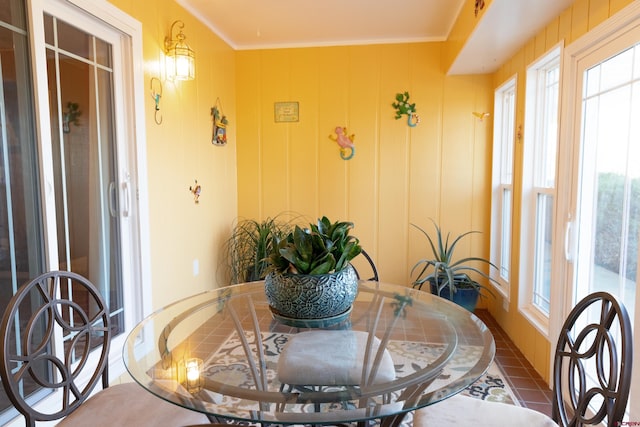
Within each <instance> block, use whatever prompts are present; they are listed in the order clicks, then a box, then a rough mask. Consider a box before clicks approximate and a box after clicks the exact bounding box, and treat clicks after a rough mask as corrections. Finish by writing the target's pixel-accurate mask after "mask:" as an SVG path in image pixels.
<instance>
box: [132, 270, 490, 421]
mask: <svg viewBox="0 0 640 427" xmlns="http://www.w3.org/2000/svg"><path fill="white" fill-rule="evenodd" d="M287 320H288V319H282V318H281V317H279V316H277V315H274V314H273V313H272V311H271V310H270V309H269V305H268V303H267V300H266V297H265V292H264V283H263V282H252V283H245V284H240V285H234V286H228V287H223V288H219V289H216V290H212V291H208V292H204V293H201V294H197V295H194V296H192V297H189V298H186V299H183V300H180V301H178V302H175V303H173V304H171V305H169V306H167V307H164V308H162V309H161V310H158V311H157V312H155V313H153V314H152V315H150V316H149V317H147V318H146V319H144V320H143V321H142V322H141V323H140V324H138V325H137V326H136V327H135V328H134V329H133V331H132V332H131V334H130V335H129V336H128V337H127V343H126V346H125V350H124V362H125V365H126V367H127V370H128V371H129V373H130V374H131V376H132V377H133V378H134V380H135V381H137V382H138V383H139V384H140V385H142V386H143V387H144V388H145V389H147V390H148V391H149V392H151V393H153V394H155V395H156V396H158V397H160V398H162V399H165V400H167V401H169V402H173V403H175V404H177V405H181V406H183V407H186V408H190V409H193V410H195V411H200V412H203V413H205V414H207V415H209V416H210V417H211V418H212V419H215V418H217V417H222V418H226V419H233V420H240V421H249V422H267V423H279V424H336V423H347V422H355V421H361V420H367V419H373V418H384V419H385V420H387V422H386V424H389V425H393V424H398V423H399V422H400V420H401V419H402V417H403V416H404V414H405V413H407V412H409V411H412V410H414V409H417V408H419V407H423V406H427V405H429V404H432V403H435V402H437V401H440V400H442V399H445V398H447V397H449V396H452V395H454V394H456V393H458V392H459V391H461V390H463V389H464V388H466V387H467V386H469V385H470V384H472V383H473V382H474V381H475V380H476V379H478V378H479V377H480V376H481V375H482V374H483V373H484V372H485V371H486V369H487V368H488V367H489V364H490V363H491V361H492V360H493V357H494V355H495V344H494V340H493V337H492V335H491V333H490V332H489V330H488V329H487V327H486V326H485V325H484V323H482V321H481V320H480V319H478V318H477V317H476V316H475V315H473V314H472V313H470V312H469V311H467V310H465V309H464V308H462V307H459V306H457V305H455V304H453V303H451V302H449V301H446V300H444V299H442V298H440V297H437V296H434V295H431V294H429V293H426V292H423V291H419V290H415V289H411V288H408V287H405V286H399V285H393V284H388V283H382V282H373V281H361V282H360V283H359V287H358V295H357V298H356V300H355V302H354V304H353V306H352V308H351V309H350V311H349V312H348V313H346V314H345V315H344V316H342V317H341V318H340V319H339V321H337V322H336V321H331V322H327V323H326V324H325V323H322V322H320V323H318V322H311V324H308V325H307V324H305V323H304V322H302V323H300V322H299V321H296V322H293V323H292V322H289V321H287ZM389 420H391V421H389ZM393 420H395V421H393Z"/></svg>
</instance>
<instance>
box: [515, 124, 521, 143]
mask: <svg viewBox="0 0 640 427" xmlns="http://www.w3.org/2000/svg"><path fill="white" fill-rule="evenodd" d="M516 138H518V142H522V125H518V133H517V134H516Z"/></svg>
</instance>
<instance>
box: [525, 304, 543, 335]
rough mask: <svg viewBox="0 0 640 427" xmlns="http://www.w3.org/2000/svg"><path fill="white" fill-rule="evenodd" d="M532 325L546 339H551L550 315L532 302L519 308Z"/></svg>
mask: <svg viewBox="0 0 640 427" xmlns="http://www.w3.org/2000/svg"><path fill="white" fill-rule="evenodd" d="M518 311H519V312H520V313H521V314H522V315H523V316H524V318H525V319H527V320H528V321H529V323H531V325H532V326H533V327H534V328H536V329H537V330H538V332H540V333H541V334H542V335H543V336H544V337H545V338H546V339H549V317H548V316H546V315H545V314H544V313H542V312H541V311H540V309H538V308H537V307H535V306H534V305H532V304H527V305H523V306H521V307H520V308H519V310H518Z"/></svg>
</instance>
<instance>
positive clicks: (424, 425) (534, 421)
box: [413, 394, 558, 427]
mask: <svg viewBox="0 0 640 427" xmlns="http://www.w3.org/2000/svg"><path fill="white" fill-rule="evenodd" d="M436 426H437V427H442V426H474V427H502V426H504V427H507V426H509V427H511V426H527V427H528V426H531V427H558V425H557V424H556V423H555V422H554V421H553V420H552V419H551V418H549V417H548V416H546V415H545V414H543V413H541V412H538V411H534V410H533V409H529V408H523V407H521V406H515V405H509V404H506V403H498V402H486V401H484V400H481V399H474V398H472V397H468V396H462V395H459V394H458V395H455V396H453V397H450V398H448V399H445V400H443V401H441V402H438V403H434V404H433V405H430V406H427V407H424V408H422V409H418V410H417V411H416V413H415V415H414V417H413V427H436Z"/></svg>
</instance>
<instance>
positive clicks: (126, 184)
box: [122, 181, 131, 218]
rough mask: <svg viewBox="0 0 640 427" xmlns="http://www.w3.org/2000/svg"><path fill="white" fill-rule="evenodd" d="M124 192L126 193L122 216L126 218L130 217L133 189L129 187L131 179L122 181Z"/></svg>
mask: <svg viewBox="0 0 640 427" xmlns="http://www.w3.org/2000/svg"><path fill="white" fill-rule="evenodd" d="M122 192H123V193H124V203H123V207H122V216H123V217H124V218H127V217H129V211H130V208H131V191H130V189H129V181H125V182H123V183H122Z"/></svg>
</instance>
